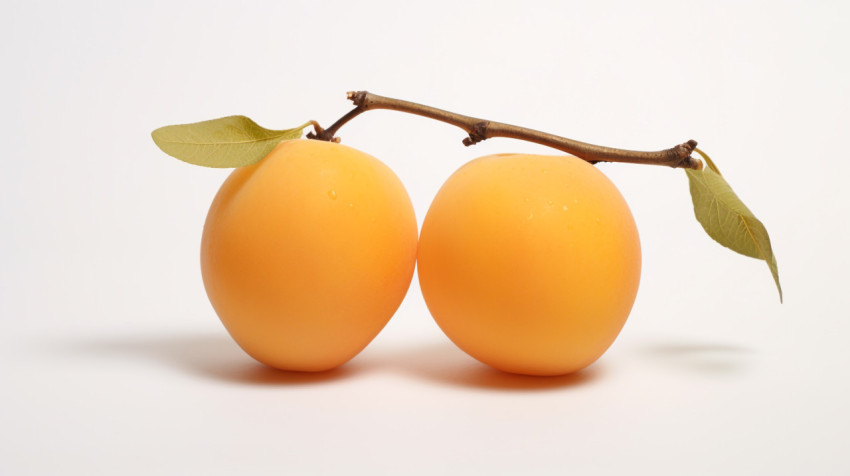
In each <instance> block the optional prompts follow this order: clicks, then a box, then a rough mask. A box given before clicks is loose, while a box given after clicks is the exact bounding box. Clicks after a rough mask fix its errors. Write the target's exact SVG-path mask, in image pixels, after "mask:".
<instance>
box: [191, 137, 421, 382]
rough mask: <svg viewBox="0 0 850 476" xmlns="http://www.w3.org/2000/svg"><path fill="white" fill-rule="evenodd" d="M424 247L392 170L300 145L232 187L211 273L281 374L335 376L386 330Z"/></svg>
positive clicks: (213, 226) (213, 296) (234, 327)
mask: <svg viewBox="0 0 850 476" xmlns="http://www.w3.org/2000/svg"><path fill="white" fill-rule="evenodd" d="M416 247H417V226H416V217H415V215H414V211H413V205H412V204H411V202H410V198H409V196H408V195H407V192H406V191H405V189H404V187H403V185H402V184H401V182H400V181H399V179H398V177H396V175H395V174H394V173H393V172H392V170H390V169H389V168H388V167H387V166H386V165H384V164H383V163H381V162H380V161H378V160H377V159H375V158H374V157H371V156H369V155H367V154H365V153H363V152H360V151H358V150H356V149H352V148H350V147H346V146H343V145H340V144H334V143H329V142H323V141H316V140H292V141H285V142H283V143H281V144H280V145H279V146H278V147H277V148H275V149H274V150H273V151H272V152H271V153H270V154H269V155H268V156H267V157H266V158H264V159H263V160H262V161H260V162H259V163H257V164H254V165H252V166H249V167H244V168H239V169H236V170H234V171H233V173H232V174H231V175H230V176H229V177H228V179H227V180H226V181H225V182H224V184H223V185H222V187H221V189H220V190H219V192H218V194H217V195H216V197H215V200H214V201H213V203H212V206H211V207H210V211H209V214H208V216H207V221H206V224H205V226H204V233H203V238H202V241H201V270H202V274H203V279H204V286H205V288H206V291H207V295H208V296H209V299H210V302H211V303H212V305H213V308H214V309H215V311H216V313H217V314H218V316H219V318H220V319H221V322H222V323H223V324H224V326H225V327H226V328H227V330H228V332H229V333H230V334H231V336H232V337H233V338H234V340H236V342H237V343H238V344H239V345H240V346H241V347H242V348H243V349H244V350H245V352H247V353H248V354H249V355H251V356H252V357H254V358H255V359H257V360H258V361H260V362H262V363H264V364H267V365H269V366H272V367H276V368H279V369H284V370H297V371H323V370H329V369H332V368H335V367H337V366H339V365H342V364H343V363H345V362H347V361H348V360H350V359H351V358H353V357H354V356H355V355H357V354H358V353H359V352H360V351H361V350H363V348H364V347H366V345H367V344H368V343H369V342H370V341H372V339H373V338H374V337H375V336H376V335H377V334H378V332H380V330H381V329H382V328H383V327H384V326H385V325H386V323H387V322H388V321H389V319H390V318H391V317H392V315H393V314H394V313H395V311H396V309H397V308H398V306H399V305H400V304H401V301H402V299H403V298H404V295H405V294H406V292H407V289H408V287H409V285H410V281H411V279H412V277H413V269H414V266H415V261H416Z"/></svg>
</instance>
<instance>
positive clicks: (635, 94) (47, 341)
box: [0, 1, 850, 475]
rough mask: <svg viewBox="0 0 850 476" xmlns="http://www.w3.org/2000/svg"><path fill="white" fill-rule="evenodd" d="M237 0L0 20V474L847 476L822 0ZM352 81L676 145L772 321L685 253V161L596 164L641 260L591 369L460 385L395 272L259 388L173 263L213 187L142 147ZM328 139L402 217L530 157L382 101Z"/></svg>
mask: <svg viewBox="0 0 850 476" xmlns="http://www.w3.org/2000/svg"><path fill="white" fill-rule="evenodd" d="M238 3H239V2H226V3H225V2H197V3H194V4H192V3H185V2H171V1H169V2H145V3H140V4H138V5H136V6H124V5H121V4H120V3H105V2H97V3H83V2H71V3H67V2H66V3H62V2H48V3H44V2H41V3H34V2H29V3H28V2H17V3H14V4H10V5H6V6H5V8H4V15H3V18H2V20H0V24H2V27H0V40H2V41H0V54H2V57H0V58H2V64H3V69H4V73H3V75H2V76H0V86H2V87H0V99H1V100H2V105H3V107H2V109H3V114H2V117H0V125H2V128H0V131H2V132H1V134H2V137H3V141H2V142H3V146H4V150H3V155H2V161H3V171H2V173H0V218H2V220H0V227H2V228H0V230H1V231H2V233H0V245H2V246H0V250H2V251H0V253H2V255H0V256H2V261H0V378H2V382H3V384H2V386H0V473H2V474H10V475H12V474H14V475H29V474H38V475H41V474H361V473H363V474H365V473H377V474H653V475H655V474H771V475H780V474H848V473H850V456H848V454H847V452H846V448H847V446H848V443H850V439H848V436H847V428H848V426H850V414H848V410H847V403H846V402H847V401H848V400H850V388H848V386H850V384H848V377H850V375H848V374H850V372H848V363H850V350H848V346H847V341H848V331H850V323H848V322H849V321H850V319H848V316H850V312H848V310H850V309H848V308H849V306H848V293H847V289H846V288H847V278H846V269H847V266H848V265H850V262H849V261H850V260H848V252H847V243H848V225H847V220H848V218H847V217H848V211H850V210H848V203H850V200H848V198H850V194H848V192H847V187H846V177H847V175H848V166H847V163H848V160H847V157H846V150H845V149H846V133H847V130H848V121H847V110H848V108H850V104H848V94H847V84H850V65H848V58H847V54H846V47H847V45H848V44H850V35H848V33H847V22H848V20H850V18H848V4H847V3H846V2H837V1H833V2H830V1H824V2H805V4H804V2H796V3H794V2H737V1H736V2H717V1H710V2H709V1H706V2H692V3H690V4H683V3H681V2H650V3H645V2H643V3H641V2H638V3H633V2H619V3H618V2H614V3H610V2H583V3H582V4H581V6H567V5H564V4H565V3H570V2H549V3H531V4H529V3H528V2H526V3H523V4H520V3H518V2H510V3H507V2H502V3H498V2H496V3H494V2H480V3H476V4H473V3H466V2H425V3H423V4H422V5H420V6H416V5H410V4H407V3H404V2H401V3H397V2H386V3H385V4H384V3H380V2H378V3H367V4H358V5H354V4H351V3H348V2H336V3H335V4H334V2H327V3H323V2H267V3H255V4H251V5H246V6H237V5H238ZM320 3H322V4H321V5H320ZM521 5H522V6H521ZM353 89H368V90H371V91H373V92H375V93H378V94H384V95H388V96H395V97H400V98H405V99H410V100H414V101H418V102H422V103H426V104H430V105H434V106H437V107H444V108H446V109H450V110H454V111H457V112H461V113H467V114H471V115H476V116H480V117H487V118H491V119H494V120H503V121H507V122H512V123H516V124H521V125H526V126H529V127H535V128H539V129H543V130H546V131H551V132H554V133H559V134H563V135H566V136H568V137H572V138H576V139H579V140H585V141H588V142H593V143H602V144H606V145H612V146H620V147H626V148H633V149H650V150H654V149H659V148H665V147H669V146H672V145H674V144H676V143H679V142H681V141H684V140H686V139H689V138H692V137H693V138H695V139H697V140H699V141H700V145H701V146H702V147H703V148H704V150H706V151H707V152H708V153H710V154H711V155H712V157H713V158H714V159H715V160H716V162H717V163H718V165H719V166H720V168H721V169H722V170H723V171H724V174H725V176H726V177H727V178H728V180H729V181H730V182H731V184H732V185H733V187H735V189H736V191H737V192H738V193H739V195H740V196H741V197H742V198H743V199H744V201H745V202H746V203H747V204H748V205H749V206H750V208H752V209H753V210H754V212H755V213H756V214H757V216H759V217H760V218H761V219H762V221H763V222H764V223H765V224H766V225H767V228H768V230H769V231H770V232H771V236H772V239H773V244H774V249H775V251H776V254H777V257H778V262H779V269H780V273H781V278H782V283H783V286H784V290H785V298H786V299H785V304H782V305H780V304H779V303H778V299H777V294H776V290H775V289H774V287H773V283H772V281H771V279H770V276H769V273H768V270H767V267H766V266H765V265H764V264H763V263H760V262H757V261H756V260H752V259H749V258H744V257H741V256H738V255H735V254H733V253H731V252H729V251H727V250H725V249H723V248H721V247H720V246H718V245H716V244H715V243H714V242H712V241H711V240H710V239H708V238H707V237H706V236H705V235H704V233H703V232H702V230H701V228H700V227H699V225H698V224H697V223H696V221H695V220H694V219H693V216H692V211H691V205H690V202H689V197H688V192H687V182H686V179H685V177H684V173H682V172H681V171H678V170H671V169H664V168H654V167H640V166H629V165H603V166H601V167H600V168H601V169H602V170H604V171H605V172H606V173H607V174H608V175H609V176H610V177H611V178H612V179H613V180H614V181H615V182H616V183H617V185H618V186H619V187H620V189H621V191H622V192H623V194H624V195H625V197H626V198H627V200H628V201H629V203H630V205H631V207H632V210H633V212H634V214H635V217H636V220H637V223H638V226H639V229H640V231H641V237H642V245H643V251H644V270H643V278H642V283H641V290H640V292H639V295H638V300H637V302H636V304H635V308H634V311H633V313H632V315H631V317H630V318H629V322H628V323H627V325H626V327H625V329H624V330H623V332H622V334H621V335H620V338H619V339H618V340H617V342H615V344H614V345H613V347H612V348H611V349H610V351H609V352H608V353H607V354H606V355H605V356H603V358H602V359H601V360H600V361H599V362H598V363H597V364H595V365H594V366H592V367H591V368H590V369H588V371H586V372H583V373H581V374H579V375H578V376H575V377H566V378H556V379H532V378H523V377H518V376H511V375H505V374H500V373H498V372H495V371H490V370H488V369H486V368H484V367H483V366H481V365H479V364H477V363H476V362H474V361H472V360H471V359H470V358H468V357H466V356H465V354H463V353H461V352H460V351H458V350H456V349H455V348H454V347H452V345H451V344H450V343H448V341H447V339H445V338H444V337H443V336H442V334H441V333H440V331H439V329H438V328H437V327H436V325H435V324H433V322H432V321H431V319H430V317H429V315H428V312H427V309H426V308H425V306H424V303H423V301H422V297H421V295H420V294H419V291H418V287H417V285H416V282H415V281H414V284H413V286H412V288H411V292H410V293H409V295H408V297H407V299H406V301H405V302H404V304H403V305H402V307H401V309H400V310H399V312H398V313H397V315H396V316H395V317H394V318H393V320H392V321H391V322H390V324H389V325H388V327H387V328H386V329H385V330H384V332H383V333H382V334H381V335H380V336H379V337H378V338H377V339H376V340H375V341H374V342H373V343H372V344H371V345H370V346H369V347H368V348H367V350H366V351H364V352H363V353H362V354H361V355H360V356H358V357H357V358H356V359H355V360H353V361H352V362H351V363H350V364H349V365H346V366H344V367H343V368H342V369H340V370H339V371H336V372H332V373H330V374H326V375H316V376H303V375H291V374H286V373H281V372H276V371H272V370H268V369H265V368H263V367H261V366H259V365H258V364H255V363H253V361H252V360H250V358H248V357H246V356H245V355H244V354H243V353H242V352H241V351H240V350H239V349H238V348H237V347H236V346H235V344H233V343H232V342H231V341H230V339H229V337H228V336H227V335H226V333H225V331H224V330H223V328H222V327H221V325H220V324H219V322H218V320H217V318H216V317H215V315H214V313H213V311H212V309H211V308H210V306H209V304H208V302H207V299H206V296H205V295H204V292H203V287H202V285H201V279H200V273H199V270H198V243H199V237H200V230H201V226H202V224H203V220H204V217H205V214H206V209H207V206H208V204H209V202H210V200H211V199H212V196H213V194H214V193H215V191H216V189H217V188H218V186H219V184H220V183H221V181H222V180H223V179H224V177H225V176H226V174H227V171H221V170H208V169H201V168H197V167H193V166H189V165H187V164H183V163H180V162H178V161H177V160H174V159H171V158H169V157H167V156H165V155H164V154H163V153H161V152H160V151H159V150H158V149H156V147H155V146H154V144H153V143H152V141H151V140H150V136H149V133H150V131H151V130H153V129H154V128H156V127H159V126H161V125H165V124H173V123H185V122H193V121H198V120H204V119H209V118H214V117H220V116H225V115H230V114H245V115H248V116H250V117H252V118H254V119H255V120H256V121H257V122H259V123H260V124H262V125H265V126H267V127H271V128H286V127H291V126H294V125H296V124H300V123H302V122H303V121H304V120H306V119H311V118H312V119H317V120H319V121H320V122H321V123H323V124H330V122H332V121H333V120H335V119H336V118H337V117H339V116H340V115H342V114H343V113H344V112H345V111H347V110H348V108H349V104H348V102H347V101H345V96H344V93H345V92H346V91H348V90H353ZM340 135H341V136H342V139H343V141H344V142H345V143H346V144H349V145H352V146H354V147H357V148H360V149H362V150H364V151H367V152H369V153H371V154H373V155H375V156H376V157H379V158H381V159H382V160H383V161H384V162H386V163H387V164H389V165H390V166H391V167H392V168H393V169H394V170H395V171H396V172H397V173H398V175H399V176H400V177H401V179H402V180H403V181H404V183H405V184H406V185H407V187H408V191H409V192H410V194H411V196H412V198H413V201H414V204H415V207H416V212H417V215H418V217H419V219H420V222H421V219H422V217H424V215H425V211H426V210H427V207H428V204H429V202H430V200H431V198H432V197H433V196H434V194H435V193H436V190H437V189H438V187H439V186H440V184H441V183H442V181H443V180H445V178H447V177H448V175H449V174H450V173H451V172H452V171H453V170H454V169H456V168H457V167H459V166H460V165H461V164H463V163H464V162H466V161H467V160H470V159H472V158H474V157H476V156H479V155H484V154H487V153H494V152H507V151H535V152H537V151H541V152H542V151H544V150H545V149H543V148H541V147H537V146H533V145H530V144H524V143H520V142H517V141H509V140H506V139H502V140H492V141H488V142H486V143H483V144H480V145H477V146H475V147H473V148H469V149H466V148H464V147H462V146H461V145H460V140H461V139H462V137H463V133H462V132H461V131H460V130H458V129H454V128H452V127H450V126H446V125H443V124H439V123H436V122H433V121H428V120H425V119H421V118H416V117H413V116H406V115H402V114H399V113H393V112H384V111H381V112H370V113H367V114H366V115H364V116H362V117H361V118H358V119H357V120H356V121H355V122H353V123H351V124H350V125H348V126H346V127H345V128H344V129H343V130H342V131H341V133H340Z"/></svg>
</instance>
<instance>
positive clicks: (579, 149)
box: [307, 91, 703, 170]
mask: <svg viewBox="0 0 850 476" xmlns="http://www.w3.org/2000/svg"><path fill="white" fill-rule="evenodd" d="M348 99H349V100H351V101H352V102H353V103H354V106H355V107H354V109H352V110H351V111H349V112H348V113H346V114H345V115H344V116H342V117H341V118H339V119H338V120H337V121H336V122H334V123H333V125H331V126H330V127H328V128H327V129H322V128H321V127H317V126H314V128H315V132H311V133H309V134H307V137H308V138H310V139H319V140H326V141H338V139H337V138H336V137H335V134H336V133H337V131H339V129H340V128H341V127H342V126H343V125H345V124H346V123H347V122H348V121H350V120H352V119H354V118H355V117H357V116H359V115H360V114H362V113H364V112H366V111H371V110H374V109H390V110H393V111H399V112H406V113H409V114H415V115H418V116H423V117H428V118H430V119H434V120H437V121H441V122H445V123H447V124H451V125H453V126H456V127H459V128H461V129H463V130H464V131H466V133H467V135H468V136H467V137H466V138H464V139H463V144H464V145H466V146H470V145H472V144H476V143H478V142H481V141H483V140H486V139H490V138H492V137H507V138H511V139H520V140H525V141H528V142H534V143H536V144H541V145H544V146H547V147H551V148H553V149H557V150H560V151H562V152H566V153H568V154H572V155H575V156H576V157H579V158H581V159H584V160H586V161H588V162H590V163H592V164H595V163H597V162H624V163H631V164H649V165H666V166H669V167H673V168H687V169H696V170H701V169H702V167H703V164H702V161H701V160H700V159H699V158H695V157H691V153H692V152H693V151H694V148H696V145H697V142H696V141H695V140H689V141H687V142H685V143H682V144H679V145H677V146H675V147H671V148H669V149H664V150H659V151H655V152H641V151H634V150H625V149H615V148H613V147H605V146H599V145H593V144H588V143H585V142H580V141H577V140H572V139H567V138H565V137H560V136H556V135H554V134H548V133H546V132H540V131H536V130H534V129H528V128H526V127H520V126H514V125H511V124H505V123H502V122H496V121H489V120H485V119H479V118H476V117H471V116H464V115H462V114H457V113H454V112H449V111H445V110H442V109H437V108H435V107H431V106H425V105H423V104H417V103H414V102H410V101H404V100H401V99H394V98H388V97H384V96H378V95H377V94H372V93H370V92H367V91H356V92H349V93H348Z"/></svg>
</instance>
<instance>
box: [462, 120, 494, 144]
mask: <svg viewBox="0 0 850 476" xmlns="http://www.w3.org/2000/svg"><path fill="white" fill-rule="evenodd" d="M489 125H490V121H478V122H476V123H475V124H473V125H472V127H470V128H469V137H467V138H465V139H463V145H465V146H467V147H469V146H471V145H473V144H477V143H479V142H481V141H483V140H486V139H487V126H489Z"/></svg>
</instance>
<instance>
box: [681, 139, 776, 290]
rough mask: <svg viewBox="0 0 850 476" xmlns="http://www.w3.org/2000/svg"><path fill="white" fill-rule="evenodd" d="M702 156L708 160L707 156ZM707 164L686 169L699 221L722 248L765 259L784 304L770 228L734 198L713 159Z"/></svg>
mask: <svg viewBox="0 0 850 476" xmlns="http://www.w3.org/2000/svg"><path fill="white" fill-rule="evenodd" d="M703 157H705V158H706V159H708V157H707V156H705V155H703ZM706 162H708V164H709V167H706V168H705V169H704V170H690V169H689V170H686V172H687V174H688V181H689V182H690V189H691V198H692V199H693V203H694V214H695V215H696V218H697V220H698V221H699V222H700V224H701V225H702V227H703V228H704V229H705V231H706V233H708V236H710V237H712V238H713V239H714V240H715V241H717V242H718V243H720V244H721V245H723V246H725V247H727V248H729V249H731V250H733V251H736V252H738V253H741V254H743V255H746V256H750V257H753V258H758V259H762V260H764V261H765V262H766V263H767V266H768V267H769V268H770V273H771V274H772V275H773V280H774V282H775V283H776V289H777V290H778V291H779V300H780V302H781V301H782V287H781V286H780V285H779V269H778V267H777V265H776V257H775V256H774V255H773V249H772V248H771V246H770V237H769V236H768V234H767V229H765V227H764V225H763V224H762V222H761V221H759V220H758V219H757V218H756V217H755V215H753V212H751V211H750V209H749V208H747V206H746V205H744V202H742V201H741V199H740V198H738V196H737V195H735V192H734V191H732V187H730V186H729V184H728V183H727V182H726V180H725V179H724V178H723V176H721V175H720V172H719V171H718V170H717V166H715V165H714V163H713V162H710V159H708V160H707V161H706Z"/></svg>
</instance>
